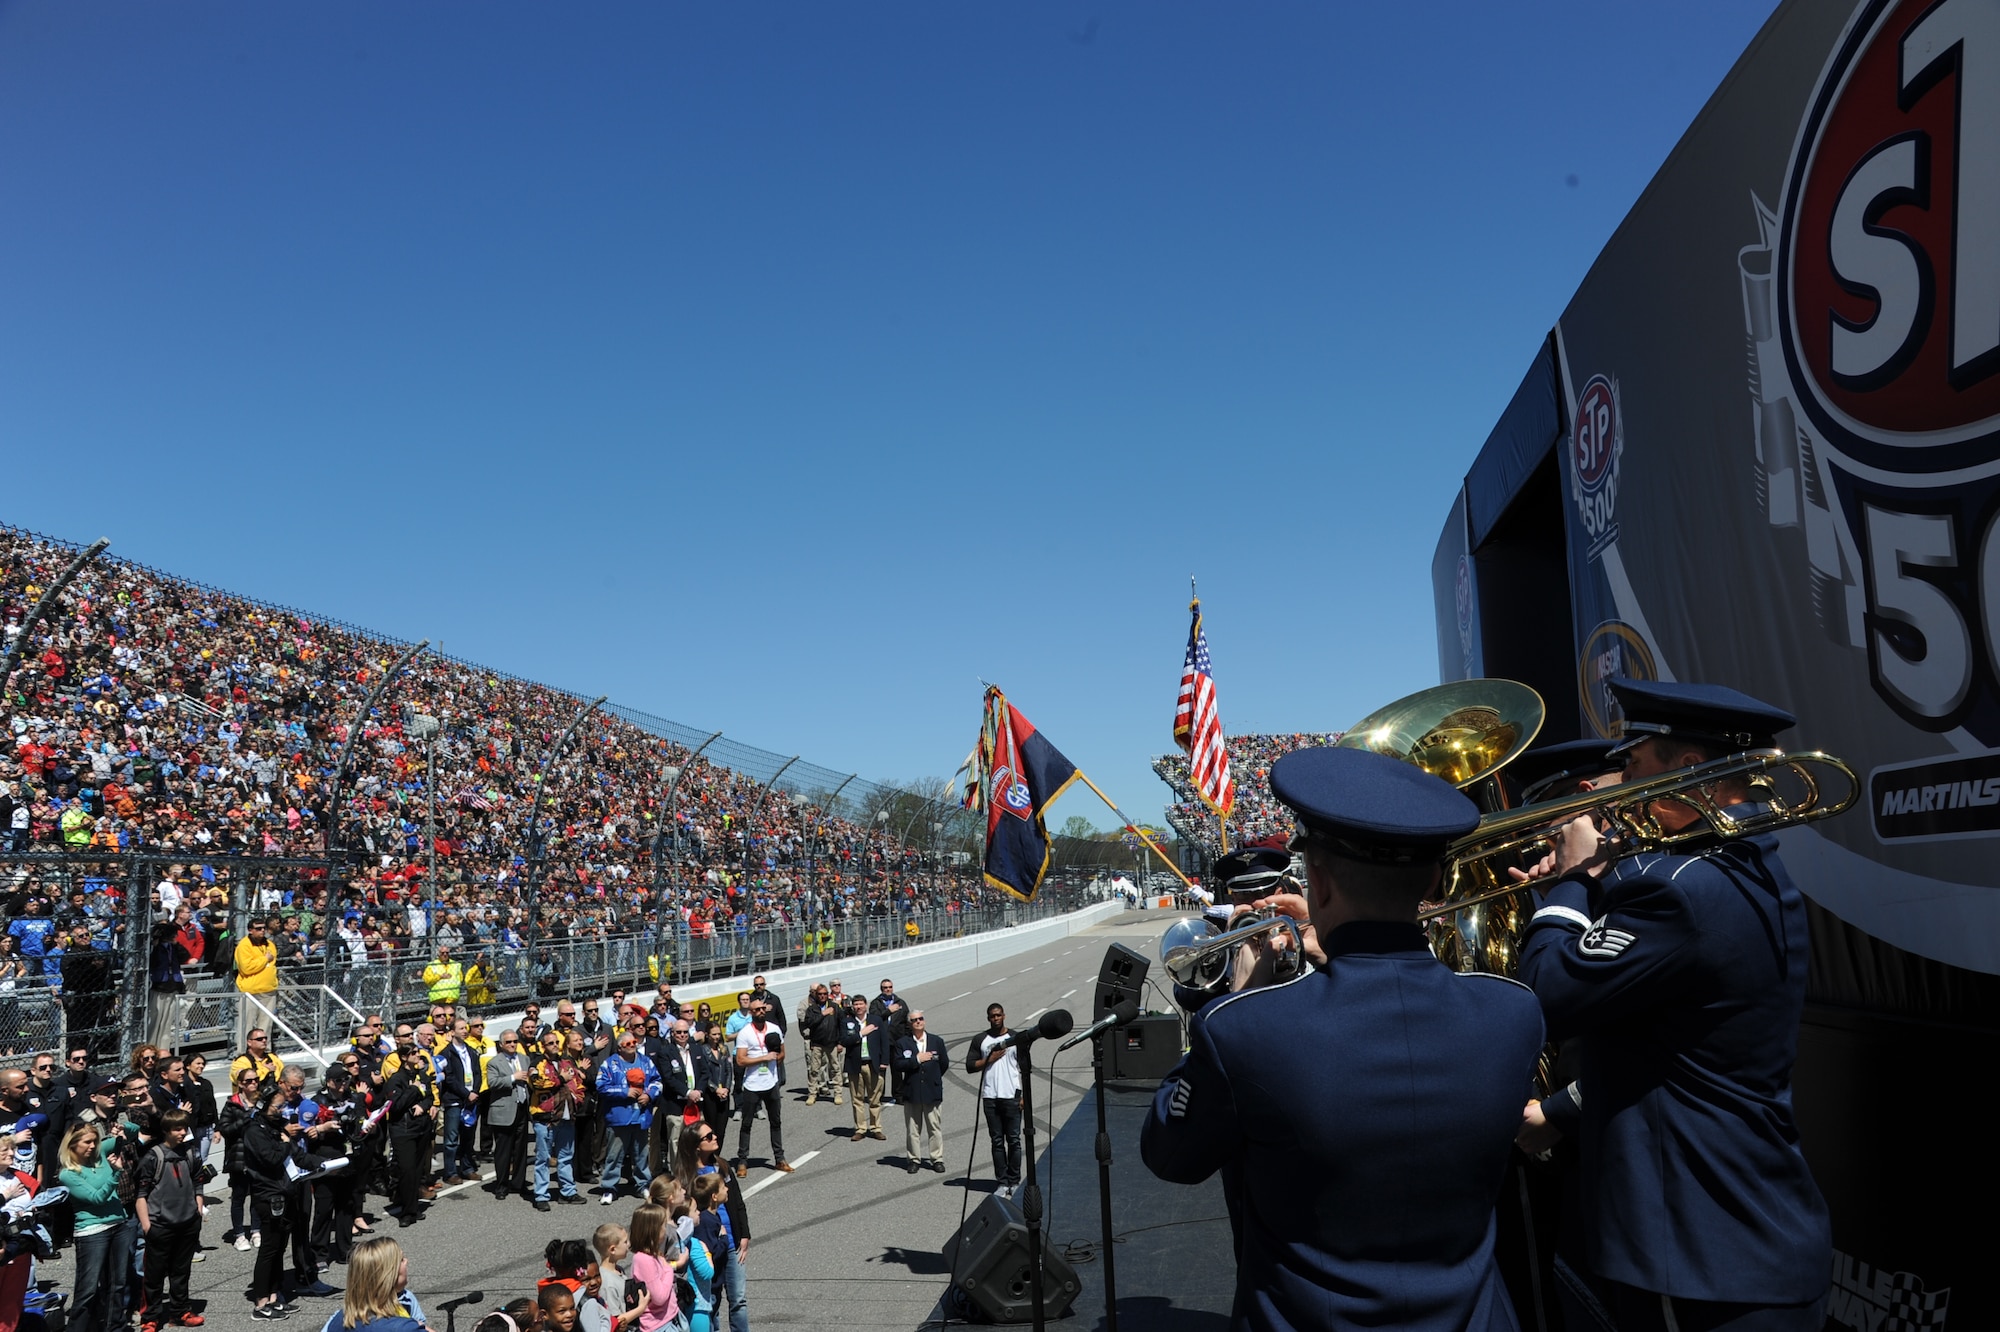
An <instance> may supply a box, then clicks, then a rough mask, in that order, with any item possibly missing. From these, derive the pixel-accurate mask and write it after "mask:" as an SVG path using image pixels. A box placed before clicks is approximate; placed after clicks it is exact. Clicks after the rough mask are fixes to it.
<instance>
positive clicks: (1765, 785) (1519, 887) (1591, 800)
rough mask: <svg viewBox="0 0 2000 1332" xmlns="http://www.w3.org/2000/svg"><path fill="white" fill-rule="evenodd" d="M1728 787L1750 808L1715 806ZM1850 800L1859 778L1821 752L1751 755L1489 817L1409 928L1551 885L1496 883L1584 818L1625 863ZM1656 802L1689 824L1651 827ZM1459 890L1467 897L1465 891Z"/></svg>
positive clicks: (1794, 820) (1817, 814)
mask: <svg viewBox="0 0 2000 1332" xmlns="http://www.w3.org/2000/svg"><path fill="white" fill-rule="evenodd" d="M1816 770H1817V771H1816ZM1781 772H1789V773H1791V774H1792V776H1793V777H1794V778H1795V779H1796V781H1797V782H1798V783H1799V785H1800V786H1801V787H1802V788H1803V790H1802V793H1801V794H1800V795H1799V797H1798V798H1797V799H1796V800H1787V799H1786V798H1785V797H1784V796H1783V795H1781V794H1779V792H1778V789H1777V783H1776V780H1775V777H1776V774H1778V773H1781ZM1828 775H1838V776H1839V778H1840V779H1841V781H1842V782H1844V783H1845V784H1846V790H1844V791H1842V792H1841V793H1840V794H1839V795H1838V796H1837V797H1835V798H1833V799H1828V798H1827V793H1826V786H1825V784H1824V782H1823V780H1822V778H1823V777H1824V776H1828ZM1736 782H1741V783H1744V784H1745V785H1747V786H1749V787H1750V788H1751V791H1752V799H1751V800H1750V801H1748V802H1744V803H1741V804H1724V803H1722V801H1721V800H1720V799H1719V798H1718V797H1719V794H1720V790H1721V788H1722V787H1723V786H1724V784H1726V783H1736ZM1860 796H1861V779H1860V777H1858V776H1857V775H1856V774H1855V771H1854V769H1853V768H1852V767H1850V766H1848V764H1847V763H1846V762H1844V761H1843V760H1841V759H1837V758H1835V757H1834V756H1833V755H1831V754H1828V753H1826V752H1824V751H1823V750H1817V749H1808V750H1800V751H1798V752H1787V751H1786V750H1782V749H1751V750H1745V751H1744V752H1743V753H1740V754H1732V755H1729V756H1728V757H1725V758H1718V759H1713V760H1711V761H1709V762H1707V763H1702V764H1697V765H1696V766H1694V767H1692V768H1682V769H1680V770H1678V771H1676V772H1667V773H1661V774H1660V775H1659V776H1657V777H1652V778H1648V779H1647V780H1645V781H1643V782H1632V783H1629V784H1623V785H1618V786H1607V787H1605V788H1604V789H1603V790H1599V791H1579V792H1577V793H1576V794H1574V795H1569V796H1563V797H1561V798H1560V799H1556V800H1543V801H1539V802H1537V803H1535V804H1532V805H1523V806H1522V807H1521V808H1519V809H1514V810H1506V811H1503V812H1501V813H1498V814H1489V815H1487V816H1486V817H1484V818H1482V819H1481V820H1480V821H1479V826H1478V827H1477V828H1475V829H1473V830H1472V832H1470V833H1468V834H1467V835H1466V836H1464V837H1463V838H1460V839H1459V840H1458V841H1456V842H1454V843H1452V844H1451V846H1449V847H1448V848H1446V851H1445V861H1446V864H1447V865H1448V866H1449V873H1448V876H1447V879H1446V887H1445V898H1444V901H1443V903H1442V904H1440V905H1437V906H1432V907H1427V908H1425V909H1424V910H1423V911H1421V912H1419V913H1418V915H1417V919H1419V920H1435V919H1437V918H1438V917H1440V916H1449V915H1452V914H1454V913H1455V912H1459V911H1463V910H1465V909H1466V908H1468V907H1475V906H1479V905H1480V904H1482V903H1485V902H1491V901H1493V900H1495V899H1496V898H1501V897H1507V896H1510V895H1512V894H1514V893H1520V892H1527V891H1530V890H1533V889H1537V888H1541V887H1543V886H1545V885H1546V884H1548V883H1550V882H1552V881H1553V880H1554V879H1555V878H1557V877H1558V876H1556V875H1554V874H1544V875H1539V876H1536V877H1533V878H1527V879H1521V880H1518V881H1507V882H1502V879H1503V878H1504V876H1505V873H1506V869H1505V866H1504V863H1503V862H1505V861H1507V860H1509V859H1519V860H1529V861H1534V860H1539V859H1541V858H1542V856H1543V855H1544V854H1546V852H1547V851H1548V850H1549V848H1550V847H1551V846H1552V845H1553V834H1554V830H1555V829H1556V828H1559V827H1561V826H1562V825H1563V824H1565V823H1568V822H1570V821H1571V820H1572V819H1577V818H1581V817H1583V816H1584V815H1594V816H1596V817H1598V818H1600V819H1602V820H1604V821H1605V822H1606V823H1607V824H1609V825H1610V829H1611V831H1610V833H1609V835H1608V836H1607V837H1606V839H1605V841H1606V845H1607V847H1608V849H1609V850H1610V853H1611V855H1613V856H1626V855H1632V854H1634V853H1636V852H1642V851H1673V850H1676V849H1678V848H1680V847H1683V846H1687V845H1689V844H1691V843H1695V842H1710V841H1717V840H1721V841H1733V840H1735V839H1737V838H1740V837H1755V836H1757V835H1758V834H1760V833H1767V832H1775V831H1777V830H1778V829H1780V828H1794V827H1800V826H1803V825H1805V824H1808V823H1817V822H1819V821H1820V820H1821V819H1830V818H1832V817H1833V816H1834V815H1836V814H1840V813H1844V812H1845V811H1846V810H1847V809H1848V808H1850V807H1851V806H1852V805H1853V804H1854V802H1855V801H1856V800H1857V799H1859V798H1860ZM1662 801H1672V802H1674V803H1676V804H1680V805H1685V806H1687V807H1688V808H1690V809H1692V810H1694V812H1695V813H1696V814H1697V815H1698V816H1699V817H1698V818H1697V819H1696V821H1695V822H1693V823H1691V824H1689V825H1688V826H1687V827H1685V828H1682V829H1680V830H1678V831H1671V830H1669V829H1667V828H1666V827H1664V826H1663V825H1662V824H1661V822H1660V817H1659V810H1658V808H1657V806H1658V805H1659V804H1660V802H1662ZM1732 811H1742V812H1732ZM1468 883H1470V884H1471V886H1470V887H1469V888H1468V887H1466V886H1465V885H1467V884H1468Z"/></svg>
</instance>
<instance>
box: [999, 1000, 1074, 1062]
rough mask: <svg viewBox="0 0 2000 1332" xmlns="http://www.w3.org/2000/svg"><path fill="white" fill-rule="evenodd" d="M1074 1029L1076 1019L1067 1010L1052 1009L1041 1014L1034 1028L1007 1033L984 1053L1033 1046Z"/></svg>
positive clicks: (1067, 1033)
mask: <svg viewBox="0 0 2000 1332" xmlns="http://www.w3.org/2000/svg"><path fill="white" fill-rule="evenodd" d="M1075 1027H1076V1019H1075V1018H1073V1017H1071V1016H1070V1015H1069V1010H1068V1009H1067V1008H1052V1009H1050V1010H1049V1011H1048V1012H1046V1013H1044V1014H1042V1018H1041V1021H1039V1022H1037V1023H1036V1024H1035V1025H1034V1026H1032V1027H1029V1028H1027V1029H1026V1030H1023V1031H1010V1032H1008V1033H1007V1034H1006V1036H1004V1037H1002V1038H1001V1039H1000V1040H999V1041H997V1042H995V1043H994V1044H993V1045H991V1046H989V1047H987V1050H986V1053H987V1054H989V1055H996V1054H999V1053H1000V1052H1001V1051H1002V1050H1011V1049H1014V1048H1015V1047H1016V1046H1021V1045H1033V1044H1034V1043H1035V1042H1036V1041H1040V1040H1054V1039H1055V1038H1056V1037H1058V1036H1067V1035H1069V1034H1070V1032H1071V1031H1072V1030H1073V1029H1074V1028H1075Z"/></svg>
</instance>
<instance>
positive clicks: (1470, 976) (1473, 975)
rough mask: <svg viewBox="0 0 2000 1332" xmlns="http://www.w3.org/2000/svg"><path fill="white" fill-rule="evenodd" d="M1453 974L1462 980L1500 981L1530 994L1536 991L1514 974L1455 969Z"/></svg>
mask: <svg viewBox="0 0 2000 1332" xmlns="http://www.w3.org/2000/svg"><path fill="white" fill-rule="evenodd" d="M1452 975H1454V976H1457V977H1459V978H1460V979H1461V980H1488V981H1499V982H1500V983H1501V984H1502V985H1511V986H1513V987H1514V988H1515V989H1517V990H1526V991H1527V992H1528V993H1529V994H1533V993H1534V991H1533V990H1532V989H1529V987H1528V986H1526V985H1523V984H1522V983H1521V982H1520V981H1517V980H1515V979H1514V978H1513V977H1512V976H1499V975H1495V974H1494V973H1493V972H1490V971H1454V972H1453V973H1452Z"/></svg>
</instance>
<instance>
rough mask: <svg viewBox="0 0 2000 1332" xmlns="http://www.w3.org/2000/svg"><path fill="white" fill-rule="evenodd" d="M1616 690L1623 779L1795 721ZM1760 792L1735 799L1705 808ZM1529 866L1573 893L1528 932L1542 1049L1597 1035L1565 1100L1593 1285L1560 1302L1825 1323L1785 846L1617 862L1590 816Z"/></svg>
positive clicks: (1745, 1326) (1747, 845) (1683, 691)
mask: <svg viewBox="0 0 2000 1332" xmlns="http://www.w3.org/2000/svg"><path fill="white" fill-rule="evenodd" d="M1611 688H1612V692H1613V694H1614V695H1615V696H1616V697H1617V699H1618V702H1619V704H1620V706H1621V707H1622V708H1623V710H1624V713H1625V737H1624V740H1623V742H1622V743H1621V745H1620V746H1619V750H1620V751H1622V756H1623V759H1624V762H1625V774H1624V780H1625V781H1626V782H1627V783H1632V782H1637V781H1643V780H1645V779H1647V778H1650V777H1655V776H1658V775H1660V774H1663V773H1668V772H1672V771H1674V770H1676V769H1680V768H1685V767H1690V766H1692V765H1695V764H1698V763H1702V762H1705V761H1707V760H1709V759H1713V758H1718V757H1722V756H1724V755H1727V754H1731V753H1735V752H1738V751H1741V750H1745V749H1753V748H1762V747H1767V746H1769V745H1770V744H1771V737H1772V736H1773V735H1775V734H1776V733H1777V732H1778V731H1781V730H1784V729H1786V728H1787V727H1789V726H1791V725H1792V724H1793V720H1794V719H1793V717H1792V716H1791V714H1790V713H1787V712H1785V711H1784V710H1783V709H1781V708H1775V707H1772V706H1771V705H1769V704H1767V703H1761V702H1759V701H1758V700H1756V699H1754V698H1751V697H1749V696H1748V695H1747V694H1742V693H1738V692H1737V691H1736V690H1733V689H1727V688H1723V687H1721V686H1718V685H1698V684H1661V683H1656V682H1650V681H1647V682H1641V681H1628V680H1618V681H1613V682H1612V686H1611ZM1755 797H1756V792H1755V791H1754V790H1753V789H1752V788H1750V787H1749V786H1748V785H1747V784H1743V783H1736V784H1734V785H1733V786H1724V787H1722V788H1719V789H1718V790H1717V791H1716V792H1715V797H1714V798H1715V799H1716V801H1717V803H1718V804H1722V805H1725V806H1727V805H1741V806H1745V807H1746V808H1747V807H1748V806H1749V805H1750V804H1751V802H1753V801H1754V799H1755ZM1655 811H1656V815H1657V817H1658V818H1659V820H1660V823H1661V825H1662V826H1663V827H1666V828H1669V829H1678V828H1685V827H1689V826H1691V825H1692V824H1693V823H1694V822H1695V821H1696V819H1697V817H1698V816H1697V814H1696V813H1695V811H1694V809H1693V808H1691V807H1690V806H1687V805H1684V804H1681V803H1679V802H1674V801H1661V802H1658V803H1657V804H1656V805H1655ZM1739 812H1741V811H1739ZM1538 869H1540V870H1547V869H1553V870H1554V871H1556V872H1558V873H1561V874H1562V875H1563V877H1562V878H1561V879H1560V880H1559V881H1558V882H1556V883H1555V884H1554V885H1553V886H1552V887H1551V888H1550V889H1549V891H1548V894H1547V899H1546V902H1545V904H1544V905H1543V906H1542V907H1541V908H1540V909H1539V910H1538V911H1537V912H1536V913H1535V916H1534V919H1533V920H1532V921H1531V922H1530V924H1529V927H1528V930H1527V932H1526V935H1525V937H1524V940H1523V944H1522V956H1521V966H1520V976H1521V979H1522V980H1524V981H1526V982H1527V983H1528V984H1529V985H1530V986H1532V987H1533V988H1534V990H1535V993H1536V994H1537V995H1538V996H1539V997H1540V999H1541V1001H1542V1008H1543V1011H1544V1012H1545V1013H1546V1014H1547V1017H1548V1024H1549V1034H1550V1035H1551V1036H1552V1037H1554V1038H1555V1039H1558V1040H1561V1039H1564V1038H1567V1037H1570V1036H1576V1035H1580V1036H1583V1037H1585V1038H1586V1039H1585V1041H1584V1043H1583V1053H1582V1058H1581V1071H1580V1073H1579V1075H1578V1077H1577V1079H1576V1081H1575V1083H1574V1085H1573V1091H1572V1092H1571V1095H1573V1096H1574V1097H1575V1098H1576V1099H1577V1100H1578V1101H1579V1102H1580V1106H1579V1109H1580V1114H1579V1115H1578V1116H1577V1130H1578V1132H1577V1137H1578V1145H1579V1147H1580V1149H1581V1150H1580V1156H1581V1169H1582V1188H1581V1197H1580V1202H1581V1206H1582V1209H1583V1215H1582V1216H1581V1217H1580V1218H1579V1220H1580V1222H1581V1224H1580V1226H1579V1227H1578V1228H1577V1230H1576V1234H1577V1235H1578V1236H1579V1237H1580V1239H1581V1241H1582V1244H1581V1249H1582V1252H1581V1257H1582V1261H1583V1263H1584V1266H1585V1268H1586V1269H1587V1270H1586V1271H1585V1272H1583V1273H1581V1274H1577V1273H1573V1272H1570V1271H1567V1270H1565V1271H1564V1273H1563V1276H1564V1279H1565V1281H1564V1284H1565V1286H1566V1289H1565V1295H1566V1296H1567V1297H1570V1298H1571V1299H1572V1300H1573V1302H1572V1303H1570V1304H1569V1305H1568V1306H1567V1307H1568V1308H1569V1309H1570V1311H1571V1312H1572V1314H1573V1315H1580V1314H1582V1313H1586V1312H1588V1313H1593V1314H1601V1316H1600V1322H1601V1323H1602V1324H1603V1325H1604V1326H1609V1327H1615V1328H1616V1329H1618V1332H1647V1330H1648V1329H1678V1332H1710V1329H1723V1328H1727V1329H1730V1332H1779V1330H1783V1332H1793V1330H1794V1329H1796V1330H1797V1332H1806V1330H1807V1329H1813V1330H1816V1329H1818V1328H1819V1326H1820V1324H1821V1305H1822V1303H1823V1301H1824V1299H1825V1295H1826V1290H1827V1286H1828V1283H1829V1278H1830V1273H1831V1270H1832V1263H1833V1256H1832V1233H1831V1227H1830V1224H1829V1221H1828V1216H1827V1209H1826V1204H1825V1202H1824V1201H1823V1200H1822V1199H1821V1197H1820V1192H1819V1188H1818V1186H1817V1185H1816V1184H1815V1183H1814V1182H1813V1178H1812V1172H1811V1171H1810V1170H1809V1169H1808V1168H1807V1166H1806V1162H1805V1157H1804V1155H1803V1154H1802V1153H1801V1152H1800V1150H1799V1135H1798V1128H1797V1125H1796V1123H1795V1122H1794V1119H1793V1115H1792V1063H1793V1060H1794V1058H1795V1056H1796V1054H1797V1051H1798V1030H1799V1015H1800V1012H1801V1010H1802V1009H1803V1007H1804V1005H1805V986H1806V963H1807V957H1808V951H1809V950H1808V944H1807V932H1806V911H1805V902H1804V900H1803V899H1802V898H1801V897H1800V895H1799V891H1798V889H1797V888H1796V887H1795V886H1793V884H1792V881H1791V879H1790V878H1789V877H1788V876H1787V875H1786V873H1785V869H1784V865H1783V864H1782V862H1781V861H1780V860H1779V858H1778V848H1777V840H1776V839H1775V838H1772V837H1752V838H1742V839H1737V840H1733V841H1727V842H1718V843H1717V844H1715V845H1714V846H1712V847H1711V848H1709V849H1707V850H1704V851H1703V852H1701V853H1700V854H1698V855H1691V856H1689V855H1675V856H1669V855H1652V854H1639V855H1632V856H1627V857H1625V858H1623V859H1619V860H1616V861H1611V860H1610V858H1609V856H1608V855H1607V853H1606V850H1605V848H1604V846H1603V845H1602V842H1601V838H1600V835H1599V832H1598V830H1597V827H1596V825H1595V824H1594V822H1593V821H1592V820H1590V819H1588V818H1584V819H1578V820H1576V821H1575V822H1574V823H1571V824H1569V825H1567V826H1565V827H1564V828H1563V829H1562V830H1561V832H1560V834H1559V835H1558V837H1557V839H1556V850H1555V851H1554V852H1553V853H1552V854H1551V857H1550V859H1549V861H1546V862H1544V865H1543V866H1541V867H1538ZM1546 1136H1547V1135H1546V1133H1545V1134H1544V1135H1543V1137H1542V1138H1541V1139H1539V1140H1540V1141H1546ZM1536 1141H1537V1140H1532V1139H1529V1138H1527V1137H1526V1136H1525V1135H1524V1145H1526V1146H1530V1147H1532V1146H1534V1145H1536ZM1565 1256H1566V1257H1567V1256H1568V1253H1567V1250H1566V1253H1565ZM1578 1276H1580V1277H1581V1278H1582V1280H1581V1281H1580V1282H1578V1281H1577V1280H1575V1278H1576V1277H1578ZM1592 1301H1595V1302H1596V1304H1597V1305H1598V1306H1600V1309H1592V1308H1591V1307H1590V1306H1591V1303H1592ZM1573 1321H1574V1319H1573ZM1583 1326H1586V1327H1588V1326H1589V1324H1588V1323H1584V1324H1583Z"/></svg>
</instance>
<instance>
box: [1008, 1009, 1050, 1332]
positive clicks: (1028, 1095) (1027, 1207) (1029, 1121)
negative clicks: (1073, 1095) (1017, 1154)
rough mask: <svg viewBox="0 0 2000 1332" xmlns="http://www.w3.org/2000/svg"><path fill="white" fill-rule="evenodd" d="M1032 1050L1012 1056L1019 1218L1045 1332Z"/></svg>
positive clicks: (1023, 1047)
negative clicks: (1016, 1083) (1017, 1071)
mask: <svg viewBox="0 0 2000 1332" xmlns="http://www.w3.org/2000/svg"><path fill="white" fill-rule="evenodd" d="M1033 1048H1034V1043H1033V1042H1032V1041H1024V1042H1022V1043H1021V1044H1020V1045H1017V1046H1015V1047H1014V1055H1015V1058H1016V1060H1017V1061H1018V1062H1019V1064H1020V1065H1021V1133H1022V1137H1023V1142H1022V1148H1023V1154H1024V1155H1025V1156H1026V1158H1027V1167H1028V1178H1027V1186H1026V1187H1025V1188H1023V1189H1022V1190H1021V1216H1022V1217H1023V1219H1025V1220H1026V1221H1027V1223H1028V1284H1029V1286H1030V1288H1031V1289H1032V1290H1033V1291H1034V1300H1035V1332H1044V1329H1045V1328H1046V1326H1047V1323H1048V1313H1047V1310H1046V1308H1045V1307H1044V1305H1043V1302H1042V1301H1043V1295H1042V1188H1041V1185H1040V1184H1039V1183H1037V1182H1036V1179H1035V1097H1034V1082H1035V1079H1034V1068H1033V1066H1032V1064H1031V1063H1030V1060H1029V1055H1028V1052H1029V1051H1030V1050H1032V1049H1033Z"/></svg>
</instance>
